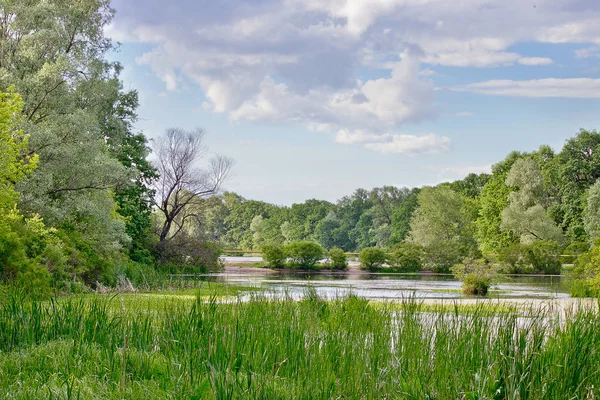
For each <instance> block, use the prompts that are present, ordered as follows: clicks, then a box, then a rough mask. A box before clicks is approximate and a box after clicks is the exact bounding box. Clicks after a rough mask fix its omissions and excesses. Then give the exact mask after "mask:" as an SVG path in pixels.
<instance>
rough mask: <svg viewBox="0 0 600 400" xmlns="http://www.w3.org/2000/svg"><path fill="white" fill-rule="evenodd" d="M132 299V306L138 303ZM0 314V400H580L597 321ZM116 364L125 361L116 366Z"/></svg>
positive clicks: (305, 309)
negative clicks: (384, 399)
mask: <svg viewBox="0 0 600 400" xmlns="http://www.w3.org/2000/svg"><path fill="white" fill-rule="evenodd" d="M138 299H139V300H138ZM217 299H218V298H217V297H216V296H213V297H212V298H211V299H208V300H207V299H206V297H201V296H198V297H197V298H196V299H194V300H190V301H181V300H176V299H173V298H168V297H163V298H160V299H159V300H156V299H155V300H156V301H155V303H153V304H150V303H149V302H148V301H147V298H146V299H145V298H143V297H141V296H139V295H129V296H127V297H126V299H125V301H124V302H121V297H120V296H117V297H110V296H100V295H93V296H84V297H78V298H76V297H70V298H65V299H61V300H60V301H56V300H53V301H50V302H37V301H31V300H26V299H24V298H23V297H22V296H20V295H18V294H12V295H10V296H9V297H8V298H7V299H6V300H5V301H4V302H2V303H1V304H0V397H1V398H4V399H40V398H42V399H44V398H47V399H77V398H80V399H110V398H114V399H120V398H127V399H144V400H147V399H154V398H165V399H184V398H185V399H204V398H206V399H247V398H253V399H383V398H399V399H404V398H406V399H592V398H597V397H598V396H599V395H600V389H599V388H600V376H599V373H600V372H599V371H600V370H599V366H600V316H599V315H598V313H597V311H596V310H595V309H592V308H584V307H580V308H579V309H577V310H571V311H568V312H567V313H564V314H560V313H555V312H553V311H552V310H547V309H530V310H527V312H523V311H522V310H517V309H507V308H503V309H501V310H500V311H499V312H490V310H491V309H490V307H487V306H483V305H482V306H474V307H472V308H470V309H469V310H468V312H463V310H461V309H460V308H458V307H455V308H452V307H447V306H444V307H439V308H436V307H432V306H428V307H426V308H424V307H423V305H422V304H420V303H419V302H418V301H416V300H415V299H406V300H404V301H403V302H402V304H400V305H397V304H391V303H390V304H387V303H377V306H376V307H373V306H372V305H370V304H369V302H368V301H366V300H364V299H361V298H358V297H355V296H348V297H345V298H338V299H333V300H325V299H322V298H320V297H319V296H317V295H316V293H315V292H314V291H309V292H307V294H306V296H305V297H304V299H303V300H301V301H292V300H291V299H289V298H287V299H286V298H284V299H279V300H274V299H273V298H270V297H269V296H267V295H265V294H263V293H253V294H251V295H250V299H244V301H242V300H241V299H238V300H237V301H234V302H231V303H222V302H221V303H220V302H219V301H218V300H217ZM124 357H126V359H124Z"/></svg>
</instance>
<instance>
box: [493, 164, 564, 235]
mask: <svg viewBox="0 0 600 400" xmlns="http://www.w3.org/2000/svg"><path fill="white" fill-rule="evenodd" d="M506 185H507V186H508V187H513V188H515V189H516V190H513V191H512V192H511V193H510V194H509V197H508V206H507V207H506V208H505V209H504V210H503V211H502V223H501V228H502V229H505V230H508V231H511V232H512V233H514V234H515V235H516V236H518V237H520V239H521V242H522V243H531V242H533V241H535V240H552V241H556V242H561V241H562V233H561V231H560V229H559V228H557V227H556V225H555V224H554V222H553V221H552V219H551V218H550V217H549V216H548V213H547V212H546V209H545V206H546V205H547V204H548V198H547V196H546V193H545V190H544V181H543V178H542V172H541V170H540V166H539V165H538V163H537V162H536V161H535V160H532V159H520V160H517V161H516V162H515V163H514V165H513V166H512V168H511V169H510V172H509V173H508V175H507V177H506Z"/></svg>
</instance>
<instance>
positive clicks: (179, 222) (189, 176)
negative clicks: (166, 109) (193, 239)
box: [153, 128, 233, 243]
mask: <svg viewBox="0 0 600 400" xmlns="http://www.w3.org/2000/svg"><path fill="white" fill-rule="evenodd" d="M203 138H204V133H203V132H202V131H201V130H195V131H184V130H182V129H178V128H170V129H168V130H167V132H166V134H165V137H164V138H162V139H161V140H160V141H159V142H158V146H157V149H156V155H157V157H158V160H157V162H156V169H157V171H158V174H159V178H158V179H157V180H156V181H155V182H154V183H153V185H154V189H155V191H156V196H155V199H154V204H155V206H156V208H157V209H158V210H159V212H160V214H161V217H162V220H161V223H160V228H159V231H158V240H159V242H160V243H163V242H166V241H169V240H172V239H173V238H175V237H177V235H179V234H180V233H182V232H184V228H185V227H186V223H187V222H188V221H189V220H196V221H198V220H200V219H201V214H200V213H199V212H198V208H195V207H191V206H192V205H194V203H195V202H197V201H198V200H200V199H203V198H206V197H210V196H213V195H215V194H217V193H218V191H219V189H220V187H221V185H222V184H223V182H224V181H225V180H226V179H227V177H228V175H229V172H230V170H231V166H232V163H233V161H232V160H231V159H229V158H227V157H223V156H216V157H214V158H212V159H210V161H209V168H208V169H206V170H203V169H200V168H198V167H197V166H196V164H197V163H198V162H199V161H200V159H201V158H202V157H204V156H205V155H206V152H207V149H206V147H205V146H204V144H203Z"/></svg>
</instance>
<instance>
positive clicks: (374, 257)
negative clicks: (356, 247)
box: [358, 247, 387, 270]
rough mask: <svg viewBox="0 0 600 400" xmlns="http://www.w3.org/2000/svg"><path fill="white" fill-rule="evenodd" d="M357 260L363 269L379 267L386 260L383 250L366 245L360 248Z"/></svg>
mask: <svg viewBox="0 0 600 400" xmlns="http://www.w3.org/2000/svg"><path fill="white" fill-rule="evenodd" d="M358 261H360V265H361V267H362V268H364V269H368V270H375V269H377V268H380V267H381V266H382V265H383V264H385V262H386V261H387V255H386V254H385V251H383V250H381V249H379V248H377V247H367V248H365V249H362V250H361V252H360V254H359V255H358Z"/></svg>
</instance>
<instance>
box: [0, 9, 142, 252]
mask: <svg viewBox="0 0 600 400" xmlns="http://www.w3.org/2000/svg"><path fill="white" fill-rule="evenodd" d="M113 14H114V10H113V9H112V8H110V1H109V0H79V1H76V2H69V1H56V0H51V1H45V0H29V1H4V2H2V3H1V4H0V20H2V32H1V36H0V76H1V79H0V88H1V89H6V88H7V87H9V86H14V87H15V90H16V91H17V92H19V93H20V94H21V96H22V99H23V107H22V116H23V118H22V119H23V121H22V127H23V129H24V131H25V132H27V133H28V134H29V135H30V137H29V148H28V154H30V155H33V154H36V155H37V156H38V157H39V162H38V168H37V169H36V170H35V171H34V172H33V173H32V174H30V175H28V176H27V178H26V179H24V180H22V181H21V182H19V183H18V184H17V190H18V191H19V192H20V193H21V201H20V202H19V208H20V210H21V211H22V212H23V213H24V214H25V215H27V216H33V215H36V214H39V215H41V216H42V217H43V220H44V223H45V224H48V225H50V226H52V227H54V228H58V229H59V230H60V231H61V232H62V234H66V235H69V236H73V237H72V239H73V240H72V241H71V242H73V243H75V242H77V243H78V246H79V249H74V248H73V249H71V250H72V251H70V252H71V254H70V255H71V256H73V257H70V259H71V260H72V264H77V263H79V261H78V260H77V257H76V256H77V255H78V254H82V252H81V251H80V250H82V248H83V247H86V246H89V247H91V248H94V249H95V251H97V252H99V253H102V254H103V258H105V259H109V258H112V257H113V256H115V257H118V254H117V253H116V252H115V251H116V250H119V249H120V248H121V247H122V246H125V245H128V244H129V243H131V237H134V238H135V240H134V242H135V243H136V244H137V243H139V242H140V241H141V239H140V238H139V234H138V233H139V232H138V231H140V229H141V230H143V228H142V226H143V225H144V224H145V225H146V226H147V225H148V212H149V203H148V198H149V196H148V195H147V194H145V193H144V191H145V187H143V185H141V186H140V185H138V186H137V190H130V189H132V188H133V186H135V184H132V183H134V182H138V181H139V179H140V177H144V176H145V174H146V172H145V171H144V165H147V163H146V162H145V156H146V154H147V153H145V152H144V149H143V147H144V146H143V145H142V146H139V145H137V144H140V143H142V144H143V143H145V138H143V135H140V134H137V135H136V134H133V133H132V129H131V121H133V120H134V119H135V109H136V108H137V93H135V91H129V92H127V91H124V90H123V87H122V84H121V82H120V80H119V74H120V72H121V66H120V65H119V64H118V63H116V62H110V61H108V60H106V58H105V56H106V54H107V52H109V51H111V50H113V49H114V47H113V44H112V43H111V41H110V39H108V38H106V37H105V36H104V29H105V27H106V25H107V24H109V23H110V21H111V19H112V17H113ZM134 142H135V143H134ZM128 157H129V158H131V162H128V161H127V160H126V159H127V158H128ZM144 198H145V199H144ZM116 203H118V207H117V206H116ZM120 213H122V214H120ZM123 217H125V218H123ZM142 220H144V221H142ZM136 226H137V227H136ZM138 228H140V229H138ZM75 236H77V238H76V240H75ZM130 236H131V237H130Z"/></svg>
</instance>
